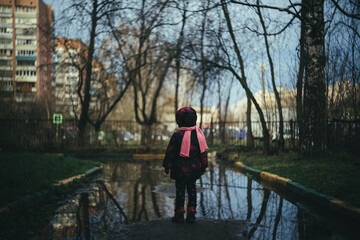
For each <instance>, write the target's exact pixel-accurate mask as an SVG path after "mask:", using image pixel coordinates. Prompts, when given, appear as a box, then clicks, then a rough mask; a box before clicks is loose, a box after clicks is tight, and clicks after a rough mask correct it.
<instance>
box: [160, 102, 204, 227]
mask: <svg viewBox="0 0 360 240" xmlns="http://www.w3.org/2000/svg"><path fill="white" fill-rule="evenodd" d="M196 119H197V115H196V111H195V110H194V109H193V108H192V107H183V108H181V109H179V110H178V111H177V112H176V123H177V124H178V125H179V130H178V131H176V132H175V133H174V134H173V135H172V137H171V139H170V142H169V146H168V147H167V150H166V153H165V158H164V161H163V167H164V172H165V173H166V174H168V173H169V171H170V177H171V178H172V179H174V180H175V186H176V200H175V215H174V217H172V221H173V222H175V223H183V222H184V212H185V208H184V203H185V188H186V189H187V193H188V204H187V215H186V222H188V223H195V221H196V218H195V214H196V185H195V183H196V180H197V179H199V178H200V177H201V176H202V175H203V174H204V173H205V170H206V168H207V167H208V161H207V151H206V150H207V149H208V147H207V144H206V139H205V136H204V134H203V132H202V131H201V129H200V128H199V127H197V126H196Z"/></svg>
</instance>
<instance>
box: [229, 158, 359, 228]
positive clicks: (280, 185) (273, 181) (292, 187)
mask: <svg viewBox="0 0 360 240" xmlns="http://www.w3.org/2000/svg"><path fill="white" fill-rule="evenodd" d="M234 165H235V167H236V168H237V169H239V170H240V171H241V172H243V173H248V174H251V175H253V176H254V178H255V179H256V180H258V181H259V182H260V183H261V184H263V185H265V186H267V187H268V186H269V187H270V189H271V190H276V191H279V192H280V193H283V192H286V193H291V194H294V195H296V196H299V197H301V198H304V199H306V200H308V201H310V202H312V203H315V204H318V205H319V206H322V207H325V208H328V209H330V210H333V211H335V212H337V213H339V214H342V215H345V216H347V217H350V218H352V219H354V220H356V221H359V222H360V208H357V207H354V206H351V205H350V204H348V203H346V202H344V201H341V200H339V199H336V198H334V197H332V196H329V195H326V194H322V193H319V192H317V191H315V190H314V189H312V188H309V187H305V186H303V185H301V184H300V183H297V182H294V181H292V180H291V179H288V178H283V177H280V176H278V175H275V174H272V173H268V172H265V171H260V170H256V169H253V168H250V167H247V166H246V165H245V164H244V163H242V162H236V163H235V164H234Z"/></svg>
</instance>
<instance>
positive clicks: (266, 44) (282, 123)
mask: <svg viewBox="0 0 360 240" xmlns="http://www.w3.org/2000/svg"><path fill="white" fill-rule="evenodd" d="M257 4H259V1H257ZM257 13H258V15H259V19H260V23H261V26H262V29H263V31H264V41H265V47H266V53H267V56H268V59H269V64H270V72H271V82H272V86H273V89H274V94H275V99H276V103H277V107H278V112H279V120H280V121H279V134H280V139H279V148H280V149H281V150H284V118H283V112H282V107H281V100H280V95H279V92H278V90H277V88H276V84H275V73H274V63H273V60H272V57H271V54H270V46H269V42H268V34H267V29H266V26H265V22H264V19H263V17H262V14H261V9H260V7H259V6H258V7H257Z"/></svg>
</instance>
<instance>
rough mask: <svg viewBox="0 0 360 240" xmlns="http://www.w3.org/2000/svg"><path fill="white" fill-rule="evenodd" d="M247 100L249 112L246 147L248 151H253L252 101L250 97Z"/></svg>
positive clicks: (247, 113)
mask: <svg viewBox="0 0 360 240" xmlns="http://www.w3.org/2000/svg"><path fill="white" fill-rule="evenodd" d="M246 98H247V111H246V126H247V134H246V146H247V148H248V150H252V149H253V148H254V137H253V134H252V126H251V99H250V97H249V96H248V95H246Z"/></svg>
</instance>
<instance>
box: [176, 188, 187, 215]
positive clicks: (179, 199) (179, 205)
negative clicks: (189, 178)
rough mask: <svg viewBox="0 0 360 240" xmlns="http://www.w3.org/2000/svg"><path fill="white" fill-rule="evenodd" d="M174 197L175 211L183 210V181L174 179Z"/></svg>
mask: <svg viewBox="0 0 360 240" xmlns="http://www.w3.org/2000/svg"><path fill="white" fill-rule="evenodd" d="M175 187H176V199H175V212H178V213H179V212H184V203H185V183H184V182H180V181H175Z"/></svg>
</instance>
